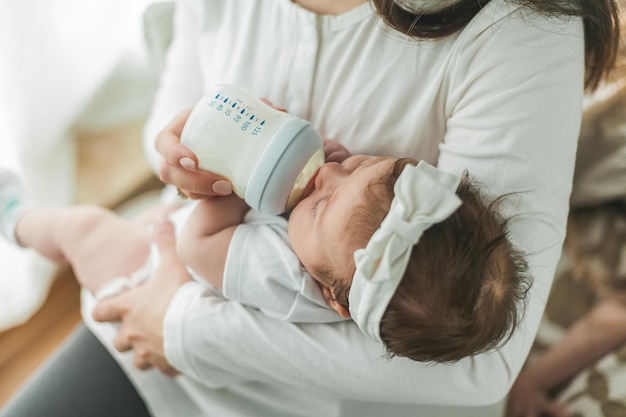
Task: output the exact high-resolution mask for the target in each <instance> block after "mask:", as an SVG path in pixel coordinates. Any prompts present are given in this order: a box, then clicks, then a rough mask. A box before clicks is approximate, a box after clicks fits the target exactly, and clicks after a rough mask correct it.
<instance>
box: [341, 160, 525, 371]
mask: <svg viewBox="0 0 626 417" xmlns="http://www.w3.org/2000/svg"><path fill="white" fill-rule="evenodd" d="M408 163H410V164H415V161H414V160H412V159H399V160H398V161H396V162H395V164H394V168H393V170H392V171H391V172H390V174H389V175H388V176H386V177H384V178H381V179H380V181H378V180H377V181H375V182H374V183H372V184H370V186H369V187H368V189H367V191H366V197H367V198H366V199H367V206H363V207H360V208H359V209H358V210H356V211H355V213H354V214H353V216H352V221H351V226H350V230H349V231H348V239H349V240H350V241H351V242H353V244H355V245H357V247H364V246H365V245H364V243H363V242H365V244H366V243H367V241H369V239H370V238H371V236H372V234H373V233H374V231H375V230H376V229H377V228H378V226H379V225H380V224H381V222H382V220H383V218H384V217H385V215H386V214H387V212H388V211H389V207H390V203H391V200H392V198H393V186H394V184H395V181H396V180H397V178H398V176H399V175H400V173H401V172H402V170H403V169H404V167H405V165H406V164H408ZM381 185H382V190H383V191H381V187H379V186H381ZM456 194H457V195H458V196H459V198H460V199H461V200H462V201H463V204H462V205H461V206H460V207H459V208H458V209H457V210H456V211H455V212H454V213H453V214H452V215H451V216H450V217H448V218H447V219H446V220H444V221H443V222H441V223H437V224H435V225H433V226H431V227H430V228H429V229H428V230H426V231H425V232H424V234H423V235H422V236H421V238H420V240H419V242H418V244H417V245H415V246H414V247H413V251H412V253H411V257H410V260H409V264H408V265H407V269H406V272H405V274H404V276H403V278H402V281H401V282H400V284H399V286H398V289H397V290H396V292H395V294H394V295H393V297H392V299H391V301H390V302H389V305H388V307H387V310H386V312H385V314H384V315H383V318H382V320H381V324H380V335H381V338H382V340H383V342H384V344H385V346H386V349H387V354H388V356H389V357H393V356H402V357H407V358H410V359H413V360H416V361H434V362H455V361H458V360H459V359H461V358H464V357H467V356H471V355H475V354H478V353H481V352H486V351H489V350H492V349H496V348H498V347H499V346H501V345H502V344H504V343H506V341H507V340H508V339H509V338H510V337H511V335H512V334H513V332H514V330H515V328H516V327H517V325H518V323H519V322H520V320H521V318H522V316H523V312H524V310H525V307H526V301H527V294H528V290H529V288H530V286H531V284H532V279H531V278H530V276H529V275H528V274H527V269H528V268H527V265H526V262H525V259H524V257H523V255H522V254H521V253H520V252H519V251H517V250H516V249H515V248H514V247H513V246H512V245H511V243H510V242H509V240H508V229H507V221H506V220H505V219H504V218H503V217H502V216H501V215H500V213H499V209H500V206H501V204H502V202H503V201H504V199H505V197H506V196H503V197H500V198H498V199H496V200H494V201H491V202H488V201H486V200H485V199H484V198H483V196H482V195H481V193H480V192H479V187H478V186H477V185H476V184H475V183H474V182H473V181H472V180H471V179H470V176H469V175H468V174H467V172H466V173H465V174H464V175H463V177H462V179H461V183H460V185H459V186H458V188H457V191H456ZM332 281H334V283H335V284H336V283H337V282H339V281H342V280H339V279H335V280H332ZM334 292H335V296H336V299H337V301H339V302H340V303H342V304H344V305H345V306H346V307H349V306H348V294H349V287H347V286H345V285H344V286H339V287H338V288H335V291H334Z"/></svg>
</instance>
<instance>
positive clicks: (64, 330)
mask: <svg viewBox="0 0 626 417" xmlns="http://www.w3.org/2000/svg"><path fill="white" fill-rule="evenodd" d="M141 129H142V124H139V123H138V124H135V125H130V126H124V127H121V128H119V129H114V130H110V131H106V132H97V133H91V134H89V133H85V134H82V135H81V136H80V140H79V146H78V148H79V150H78V155H79V157H78V173H79V175H78V179H77V196H76V200H77V202H83V203H84V202H89V203H96V204H100V205H103V206H106V207H115V206H117V205H118V204H120V203H122V202H123V201H125V200H126V199H127V198H128V197H131V196H133V195H135V194H137V193H138V192H140V191H142V190H143V189H145V188H146V187H147V188H152V187H154V186H155V185H156V184H158V181H156V179H155V178H154V177H153V176H152V174H151V171H150V170H149V167H148V165H147V163H146V162H145V160H144V156H143V155H144V154H143V149H142V145H141ZM78 295H79V287H78V285H77V284H76V281H75V280H74V276H73V274H72V272H71V270H69V269H67V268H65V269H62V270H61V271H59V273H58V275H57V278H56V279H55V282H54V284H53V286H52V288H51V292H50V295H49V297H48V299H47V301H46V303H45V305H44V306H43V307H42V308H41V310H39V312H37V314H35V316H33V317H32V318H31V319H30V320H29V321H28V322H27V323H26V324H24V325H22V326H19V327H16V328H13V329H9V330H7V331H5V332H3V333H0V407H2V405H3V404H5V403H6V402H7V400H8V399H9V398H10V397H11V396H12V395H13V394H14V393H15V391H16V390H17V389H19V387H20V386H21V385H22V384H23V383H24V382H25V381H26V379H27V378H28V377H29V375H30V374H31V373H32V372H33V371H34V370H36V369H37V367H38V366H39V365H40V364H41V363H42V362H43V361H44V360H45V359H46V358H47V357H48V356H49V355H50V354H51V353H52V352H53V351H54V349H55V348H56V347H57V346H58V345H59V343H60V342H61V341H63V339H64V338H65V337H66V336H67V335H68V334H69V332H71V331H72V329H73V328H74V327H75V326H76V325H77V324H78V323H79V321H80V311H79V299H78Z"/></svg>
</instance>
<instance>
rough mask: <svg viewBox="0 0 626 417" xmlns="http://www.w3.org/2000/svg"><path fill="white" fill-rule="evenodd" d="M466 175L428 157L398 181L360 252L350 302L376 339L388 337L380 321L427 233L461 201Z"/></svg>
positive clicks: (357, 318)
mask: <svg viewBox="0 0 626 417" xmlns="http://www.w3.org/2000/svg"><path fill="white" fill-rule="evenodd" d="M460 181H461V178H460V177H459V176H457V175H455V174H452V173H449V172H444V171H441V170H439V169H437V168H435V167H433V166H431V165H429V164H427V163H426V162H424V161H420V163H419V164H417V166H415V165H410V164H409V165H406V166H405V167H404V169H403V170H402V173H401V174H400V176H399V177H398V179H397V180H396V183H395V184H394V187H393V189H394V193H395V195H394V197H393V200H392V201H391V207H390V208H389V213H387V216H386V217H385V219H384V220H383V222H382V223H381V225H380V228H378V230H376V232H374V234H373V235H372V238H371V239H370V241H369V242H368V243H367V246H366V247H365V248H362V249H357V250H356V251H355V252H354V261H355V264H356V271H355V273H354V278H353V280H352V285H351V287H350V294H349V296H348V305H349V309H350V315H351V317H352V320H354V322H355V323H356V324H357V325H358V326H359V328H360V329H361V331H363V333H365V334H366V335H367V336H369V337H370V338H372V339H374V340H376V341H379V342H382V339H381V337H380V320H381V318H382V316H383V314H384V312H385V310H387V306H388V305H389V301H390V300H391V297H392V296H393V294H394V293H395V292H396V289H397V288H398V284H400V281H401V280H402V276H403V275H404V271H405V270H406V267H407V264H408V262H409V258H410V256H411V251H412V250H413V246H415V245H416V244H417V242H418V241H419V239H420V237H421V236H422V233H424V231H425V230H426V229H428V228H429V227H430V226H432V225H433V224H435V223H439V222H441V221H443V220H445V219H446V218H448V217H449V216H450V215H451V214H452V213H454V212H455V211H456V209H457V208H458V207H459V206H460V205H461V199H460V198H459V197H458V196H457V195H456V189H457V187H458V185H459V182H460Z"/></svg>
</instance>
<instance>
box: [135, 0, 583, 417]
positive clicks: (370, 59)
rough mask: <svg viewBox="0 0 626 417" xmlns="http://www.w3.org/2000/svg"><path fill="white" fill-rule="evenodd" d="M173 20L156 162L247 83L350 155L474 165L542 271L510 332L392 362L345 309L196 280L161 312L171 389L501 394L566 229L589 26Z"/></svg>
mask: <svg viewBox="0 0 626 417" xmlns="http://www.w3.org/2000/svg"><path fill="white" fill-rule="evenodd" d="M175 25H176V32H175V38H174V40H173V44H172V46H171V50H170V53H169V56H168V60H167V67H166V69H165V73H164V74H163V78H162V84H161V87H160V92H159V94H158V95H157V98H156V102H155V105H154V109H153V112H152V116H151V119H150V121H149V123H148V125H147V129H146V144H147V149H148V154H149V155H150V158H151V161H152V163H153V164H155V165H156V163H157V159H158V158H157V156H156V154H155V152H154V150H153V145H152V141H153V139H154V137H155V135H156V132H157V131H158V130H159V129H160V128H161V127H162V126H163V125H164V124H165V123H167V122H168V121H169V120H170V119H171V117H172V116H173V115H174V114H175V113H177V112H178V111H180V110H181V109H183V108H188V107H191V106H193V104H195V102H196V100H197V99H198V98H199V97H200V96H201V94H202V93H203V91H204V89H205V88H206V87H207V86H210V85H212V84H217V83H231V84H235V85H239V86H242V87H245V88H247V89H248V90H250V91H252V92H253V93H254V94H257V95H258V96H261V97H267V98H268V99H270V100H271V101H273V102H274V103H276V104H279V105H282V106H284V107H286V108H287V109H288V110H289V111H290V112H291V113H293V114H295V115H297V116H300V117H302V118H305V119H308V120H310V121H311V122H312V124H313V125H314V126H315V127H316V128H317V129H318V130H319V131H320V132H321V133H322V135H323V136H325V137H328V138H333V139H337V140H339V141H341V143H342V144H343V145H345V146H346V147H347V148H348V149H349V150H350V151H351V152H352V153H371V154H377V155H378V154H387V155H394V156H410V157H413V158H417V159H423V160H426V161H427V162H429V163H431V164H435V165H438V166H439V167H441V168H442V169H445V170H448V171H452V172H457V173H460V172H462V171H463V170H468V171H469V172H470V173H471V174H472V175H473V176H475V177H476V178H477V179H478V180H479V181H480V182H481V183H482V184H483V186H484V188H485V190H487V192H488V193H489V194H491V195H500V194H502V193H518V194H516V196H515V197H513V198H511V199H510V200H509V201H510V202H511V204H510V205H509V206H508V211H509V213H510V214H515V217H514V218H513V220H512V221H511V223H510V227H511V240H512V242H513V243H514V244H515V245H516V246H517V247H518V248H520V249H522V250H523V251H525V252H526V253H527V256H528V258H527V259H528V262H529V266H530V272H531V274H532V275H533V277H534V285H533V287H532V289H531V292H530V301H529V304H528V309H527V312H526V315H525V319H524V321H523V323H522V325H521V326H520V327H519V328H518V329H517V330H516V332H515V334H514V336H513V337H512V339H511V340H510V341H509V342H508V343H507V344H506V345H505V346H504V347H503V348H502V349H500V350H499V351H497V352H493V353H487V354H481V355H477V356H475V357H472V358H467V359H464V360H461V361H459V362H457V363H455V364H452V365H433V364H425V363H419V362H413V361H410V360H407V359H400V358H396V359H392V360H390V361H387V360H385V359H383V358H382V355H383V349H382V346H380V345H379V344H377V343H375V342H373V341H371V340H369V339H368V338H367V337H366V336H364V335H363V334H362V333H361V332H360V331H359V329H358V328H357V327H356V325H354V323H352V322H350V321H346V322H339V323H334V324H294V323H286V322H280V321H277V320H274V319H271V318H269V317H267V316H265V315H263V314H262V313H260V312H258V311H254V310H252V309H248V308H245V307H243V306H242V305H241V304H239V303H237V302H232V301H225V300H223V299H221V298H218V297H216V296H215V295H213V294H212V293H210V292H208V291H206V290H205V289H204V288H203V287H202V286H200V285H199V284H197V283H194V282H190V283H187V284H186V285H184V286H182V287H181V288H180V289H179V290H178V292H177V293H176V294H175V296H174V299H173V300H172V303H171V305H170V307H169V309H168V312H167V314H166V318H165V323H164V337H165V351H166V356H167V358H168V360H169V361H170V362H171V363H172V364H173V365H174V366H175V367H176V368H178V369H179V370H180V371H182V372H183V374H185V376H184V377H179V378H178V379H177V380H176V382H175V385H176V386H177V387H178V388H176V389H178V390H179V391H177V393H178V394H177V395H180V396H181V398H185V399H186V401H188V402H190V403H193V404H194V406H195V407H197V409H198V410H200V412H201V413H202V415H208V416H213V415H215V416H220V417H222V416H231V415H232V416H251V415H253V416H259V415H260V416H283V415H285V416H288V415H291V416H293V415H303V416H352V415H355V416H357V415H358V416H368V415H371V416H374V415H386V416H395V415H398V416H400V415H402V416H406V415H420V414H419V413H420V410H422V411H423V410H424V408H422V407H424V406H423V404H441V405H481V404H488V403H493V402H496V401H498V400H500V399H501V398H502V397H503V396H504V395H505V394H506V393H507V391H508V389H509V387H510V385H511V384H512V382H513V381H514V379H515V377H516V375H517V372H518V371H519V369H520V368H521V366H522V364H523V362H524V360H525V358H526V355H527V352H528V350H529V348H530V346H531V344H532V341H533V338H534V335H535V333H536V330H537V327H538V325H539V321H540V318H541V315H542V313H543V309H544V306H545V302H546V299H547V296H548V292H549V289H550V285H551V282H552V278H553V274H554V270H555V265H556V263H557V260H558V258H559V255H560V251H561V245H562V241H563V239H564V234H565V222H566V216H567V212H568V198H569V194H570V190H571V182H572V173H573V167H574V156H575V149H576V139H577V135H578V131H579V125H580V116H581V103H582V96H583V72H584V64H583V61H584V51H583V49H584V46H583V29H582V23H581V21H580V20H579V19H569V20H557V19H555V18H548V17H544V16H540V15H536V14H534V13H533V12H531V11H528V10H525V9H523V8H520V6H518V5H517V4H516V3H515V2H513V1H510V0H492V1H491V2H490V3H489V4H488V5H487V6H486V7H485V8H484V9H483V10H482V11H481V12H480V13H479V14H478V15H477V16H476V17H475V18H474V19H473V20H472V21H471V22H470V23H469V24H468V25H467V26H466V27H465V28H464V29H463V30H462V31H460V32H458V33H457V34H455V35H453V36H451V37H447V38H445V39H442V40H436V41H416V40H409V39H406V38H404V37H402V36H400V35H399V34H397V33H395V32H393V31H391V30H390V29H386V28H385V27H384V25H383V23H382V22H381V21H380V20H378V19H377V17H376V15H375V13H374V11H373V10H372V9H371V6H370V5H369V4H364V5H362V6H359V7H357V8H355V9H353V10H351V11H349V12H347V13H344V14H341V15H338V16H317V15H315V14H314V13H312V12H310V11H307V10H305V9H302V8H300V7H298V6H297V5H296V4H294V3H292V2H291V1H289V0H255V1H249V0H228V1H217V0H213V1H212V0H180V1H179V2H178V4H177V9H176V16H175ZM128 369H129V371H128V372H129V373H131V374H132V373H133V372H134V371H132V370H130V367H129V368H128ZM133 380H135V381H137V379H134V378H133ZM241 381H256V382H252V383H250V382H247V383H244V382H241ZM148 385H149V384H147V383H141V384H139V389H140V391H141V392H142V394H143V395H144V398H146V399H147V402H148V403H149V404H151V406H152V407H153V411H154V413H155V415H156V416H166V415H174V414H175V411H172V412H171V414H168V409H174V410H175V409H176V408H177V405H176V404H177V403H176V402H173V401H169V400H168V401H167V404H166V405H163V404H162V403H163V402H164V401H163V397H164V394H162V393H161V394H159V393H158V392H155V391H153V390H152V389H149V387H148ZM223 386H226V388H223V389H214V388H216V387H223ZM155 394H156V395H155ZM170 395H173V394H171V392H170ZM159 400H161V403H160V405H158V406H157V405H155V404H157V403H158V402H159ZM387 403H395V405H389V404H387ZM181 404H182V402H181V403H179V405H181ZM415 404H418V405H415ZM187 405H189V404H187ZM168 407H169V408H168ZM187 412H188V411H187ZM185 415H189V414H185Z"/></svg>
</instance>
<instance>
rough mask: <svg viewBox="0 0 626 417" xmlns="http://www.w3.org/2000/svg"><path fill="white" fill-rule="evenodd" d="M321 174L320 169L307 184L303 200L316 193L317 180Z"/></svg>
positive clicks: (303, 192)
mask: <svg viewBox="0 0 626 417" xmlns="http://www.w3.org/2000/svg"><path fill="white" fill-rule="evenodd" d="M319 172H320V169H319V168H318V169H316V170H315V172H314V173H313V175H312V176H311V179H310V180H309V182H307V183H306V186H305V187H304V191H302V200H304V199H305V198H307V197H308V196H310V195H311V194H312V193H313V191H315V178H317V174H318V173H319Z"/></svg>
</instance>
